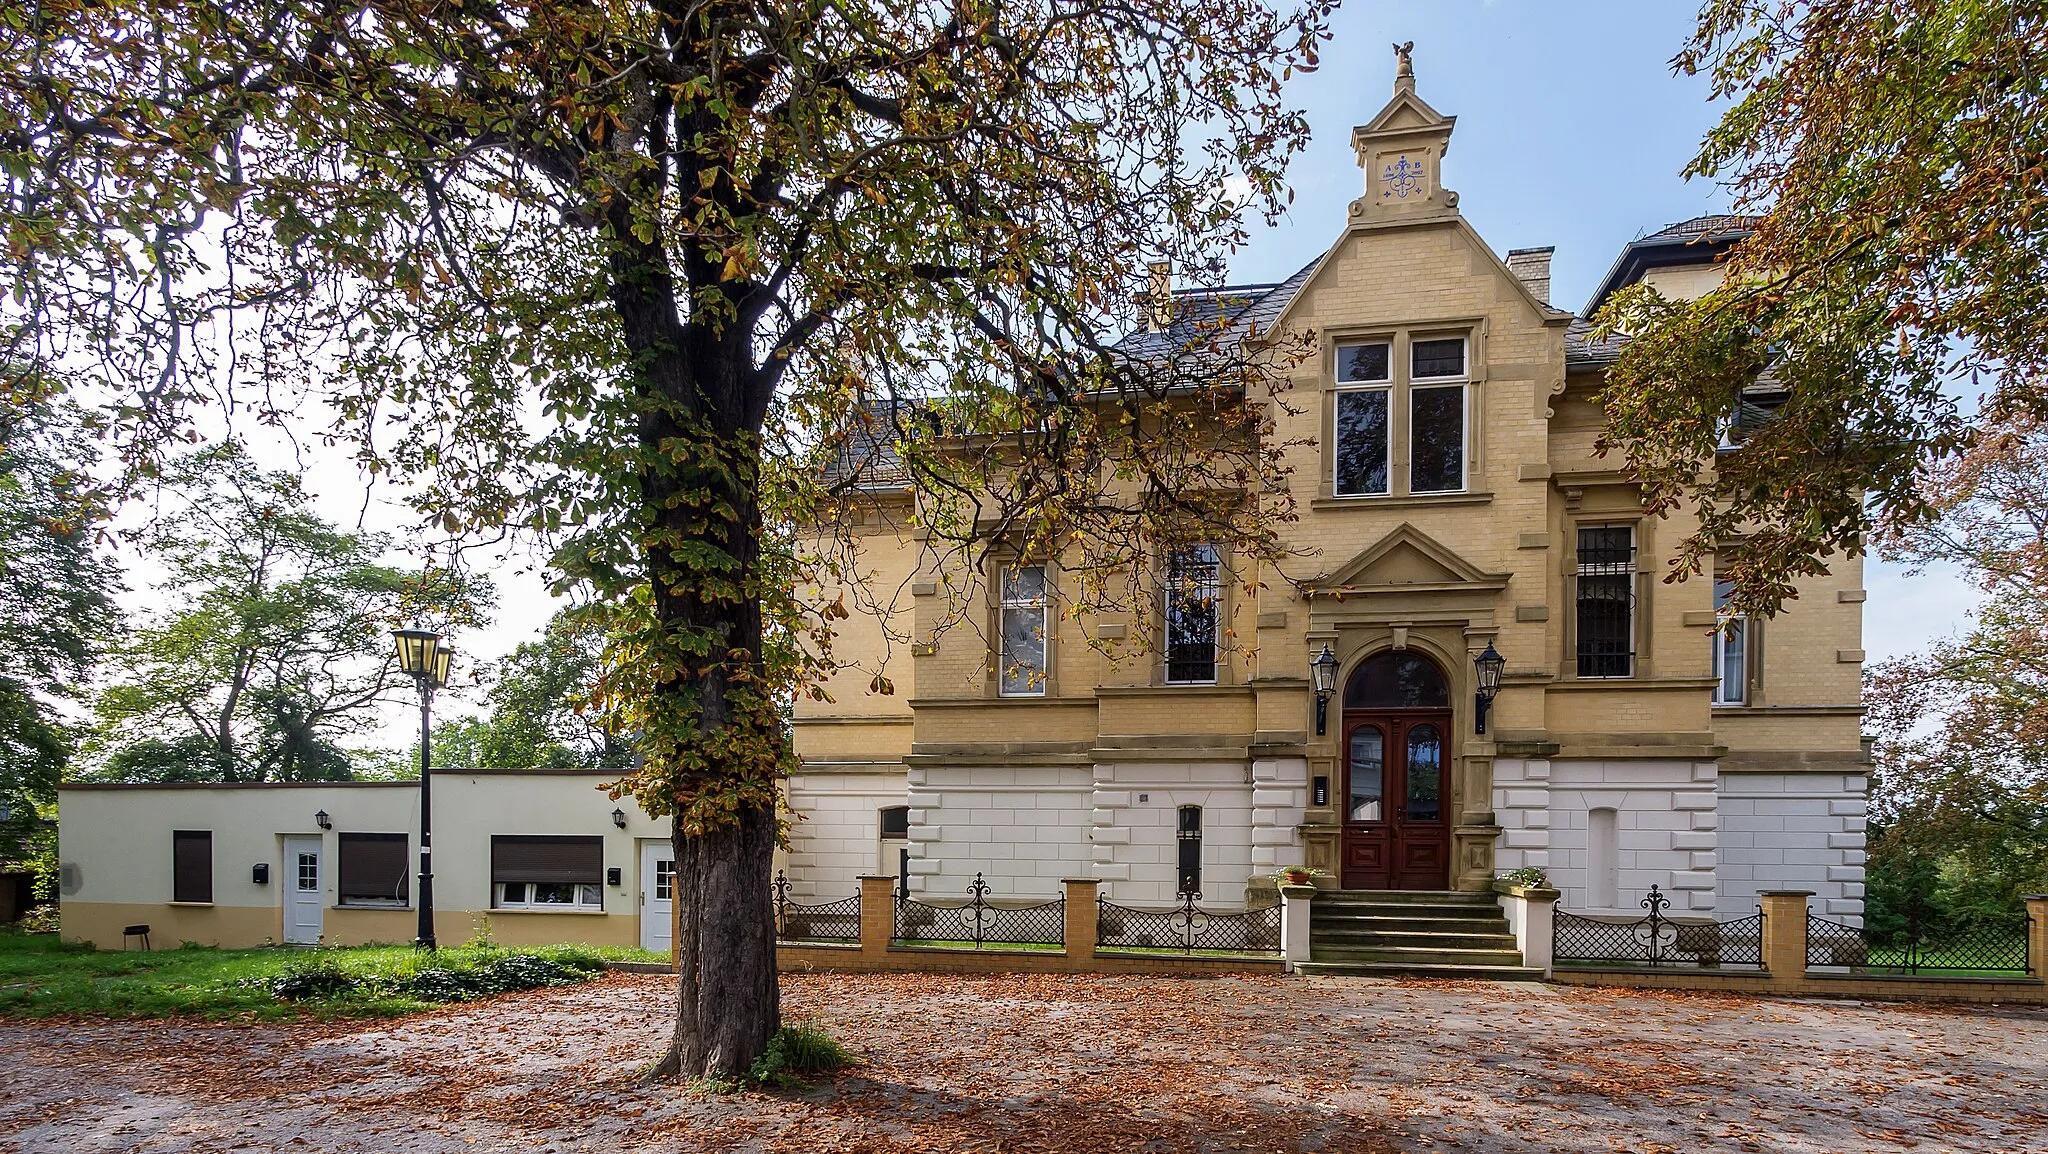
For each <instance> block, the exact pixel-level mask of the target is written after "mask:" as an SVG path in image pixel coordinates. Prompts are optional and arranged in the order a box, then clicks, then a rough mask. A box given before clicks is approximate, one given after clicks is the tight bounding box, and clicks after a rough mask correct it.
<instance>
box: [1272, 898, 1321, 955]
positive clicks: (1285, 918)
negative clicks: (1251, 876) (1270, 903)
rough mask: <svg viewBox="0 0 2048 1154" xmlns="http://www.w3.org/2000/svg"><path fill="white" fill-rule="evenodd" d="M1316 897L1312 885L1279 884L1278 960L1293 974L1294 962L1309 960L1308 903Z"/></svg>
mask: <svg viewBox="0 0 2048 1154" xmlns="http://www.w3.org/2000/svg"><path fill="white" fill-rule="evenodd" d="M1315 896H1316V887H1314V886H1313V885H1306V886H1291V885H1288V884H1287V883H1285V882H1282V883H1280V960H1281V961H1283V962H1285V963H1287V971H1288V972H1289V973H1293V972H1294V964H1295V963H1296V962H1305V961H1308V960H1309V941H1308V925H1309V903H1310V902H1311V901H1312V900H1314V898H1315Z"/></svg>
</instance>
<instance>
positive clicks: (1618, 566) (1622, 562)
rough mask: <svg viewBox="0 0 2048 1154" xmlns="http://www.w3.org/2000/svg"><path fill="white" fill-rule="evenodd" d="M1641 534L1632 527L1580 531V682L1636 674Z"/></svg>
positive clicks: (1578, 597) (1605, 526)
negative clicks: (1639, 535)
mask: <svg viewBox="0 0 2048 1154" xmlns="http://www.w3.org/2000/svg"><path fill="white" fill-rule="evenodd" d="M1635 600H1636V533H1635V529H1634V528H1633V527H1631V526H1628V525H1587V526H1582V527H1581V528H1580V529H1579V569H1578V595H1577V601H1578V635H1579V676H1580V677H1629V676H1632V675H1633V674H1634V672H1635V657H1636V650H1635Z"/></svg>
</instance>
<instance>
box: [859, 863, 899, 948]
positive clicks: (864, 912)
mask: <svg viewBox="0 0 2048 1154" xmlns="http://www.w3.org/2000/svg"><path fill="white" fill-rule="evenodd" d="M895 936H896V879H895V878H893V877H890V876H889V875H888V874H862V875H861V878H860V952H861V953H863V954H876V955H881V954H886V953H888V952H889V939H891V938H893V937H895Z"/></svg>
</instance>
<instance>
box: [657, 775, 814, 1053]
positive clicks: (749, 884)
mask: <svg viewBox="0 0 2048 1154" xmlns="http://www.w3.org/2000/svg"><path fill="white" fill-rule="evenodd" d="M674 843H675V853H676V880H675V901H676V911H677V918H676V933H677V935H678V936H677V944H678V946H679V949H678V950H677V971H678V972H677V974H676V1028H675V1034H674V1037H673V1038H672V1039H671V1040H670V1042H669V1050H668V1054H667V1055H666V1056H665V1057H663V1058H662V1060H661V1062H660V1064H659V1065H657V1066H656V1067H655V1068H654V1069H653V1070H652V1071H651V1072H650V1073H649V1077H650V1078H672V1077H675V1076H677V1075H679V1074H684V1073H688V1074H691V1075H694V1076H698V1077H706V1078H721V1077H728V1078H729V1077H733V1076H736V1075H739V1074H743V1073H745V1072H746V1070H747V1068H748V1067H749V1066H751V1065H753V1063H754V1059H756V1058H758V1057H760V1056H761V1051H762V1049H763V1048H764V1047H765V1046H766V1045H767V1041H768V1038H769V1037H770V1036H771V1035H773V1034H774V1033H775V1031H776V1030H777V1029H778V1028H779V1027H780V1026H781V1024H782V1004H781V992H780V990H779V988H778V986H777V984H776V978H775V932H774V922H773V917H774V915H773V911H772V910H771V909H770V907H769V897H768V871H769V867H770V865H771V863H772V860H773V857H774V853H775V815H774V813H772V812H768V811H761V810H755V811H751V812H749V813H746V814H743V815H742V816H741V819H740V823H739V825H738V826H736V827H727V828H724V829H719V830H716V831H713V832H711V833H708V834H706V835H704V836H701V837H691V836H688V835H686V834H683V833H681V832H680V831H679V832H677V833H676V834H675V836H674Z"/></svg>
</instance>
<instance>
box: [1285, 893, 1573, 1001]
mask: <svg viewBox="0 0 2048 1154" xmlns="http://www.w3.org/2000/svg"><path fill="white" fill-rule="evenodd" d="M1309 958H1310V960H1309V961H1306V962H1299V963H1296V965H1295V969H1296V970H1298V971H1299V972H1301V973H1304V974H1327V975H1355V976H1361V977H1393V976H1409V977H1433V978H1482V979H1487V980H1492V981H1540V980H1541V979H1542V977H1543V971H1541V970H1538V969H1534V968H1531V967H1528V966H1524V965H1523V964H1522V952H1521V950H1520V949H1518V948H1517V947H1516V945H1515V938H1514V935H1513V934H1511V933H1509V932H1508V922H1507V918H1506V916H1505V915H1503V914H1502V913H1501V909H1500V904H1499V902H1498V901H1496V900H1495V898H1494V896H1493V895H1492V894H1489V893H1454V892H1436V891H1420V890H1324V891H1323V892H1321V893H1319V894H1317V895H1316V896H1315V900H1314V902H1313V904H1311V906H1310V907H1309Z"/></svg>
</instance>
